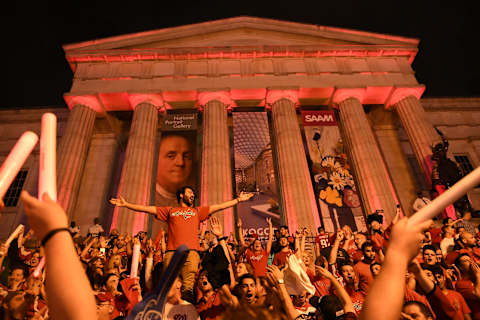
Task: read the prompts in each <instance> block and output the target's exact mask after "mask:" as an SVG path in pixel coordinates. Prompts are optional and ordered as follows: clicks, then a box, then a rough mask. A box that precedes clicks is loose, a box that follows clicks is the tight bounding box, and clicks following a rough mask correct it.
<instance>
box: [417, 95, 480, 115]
mask: <svg viewBox="0 0 480 320" xmlns="http://www.w3.org/2000/svg"><path fill="white" fill-rule="evenodd" d="M420 102H421V103H422V106H423V108H424V109H425V110H426V111H431V112H433V111H449V110H457V111H458V110H464V111H473V110H477V111H480V97H432V98H422V99H421V100H420Z"/></svg>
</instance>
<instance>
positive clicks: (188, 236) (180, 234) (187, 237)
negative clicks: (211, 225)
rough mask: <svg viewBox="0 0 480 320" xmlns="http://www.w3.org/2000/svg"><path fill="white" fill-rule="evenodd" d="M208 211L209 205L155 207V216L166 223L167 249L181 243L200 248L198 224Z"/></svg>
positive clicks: (206, 216)
mask: <svg viewBox="0 0 480 320" xmlns="http://www.w3.org/2000/svg"><path fill="white" fill-rule="evenodd" d="M209 212H210V207H197V208H191V207H157V215H156V218H157V219H158V220H161V221H166V222H167V223H168V240H167V250H175V249H177V248H178V247H179V246H180V245H182V244H186V245H187V247H188V248H189V249H193V250H200V241H199V240H198V231H199V226H200V222H202V221H204V220H206V219H207V218H208V214H209Z"/></svg>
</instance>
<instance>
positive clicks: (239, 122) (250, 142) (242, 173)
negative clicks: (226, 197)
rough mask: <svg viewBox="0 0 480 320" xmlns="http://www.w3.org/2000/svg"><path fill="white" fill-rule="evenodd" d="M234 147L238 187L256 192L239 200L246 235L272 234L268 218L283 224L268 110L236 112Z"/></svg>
mask: <svg viewBox="0 0 480 320" xmlns="http://www.w3.org/2000/svg"><path fill="white" fill-rule="evenodd" d="M232 117H233V150H234V154H233V156H234V163H235V190H236V193H237V194H239V193H240V192H242V191H243V192H253V193H255V196H254V197H253V198H252V199H250V200H249V201H245V202H241V203H239V204H238V205H237V206H236V208H237V215H238V218H240V219H241V220H242V223H243V228H242V229H243V232H244V235H245V236H246V234H250V235H253V236H256V237H258V238H259V239H260V240H266V239H267V238H268V226H267V222H266V220H265V219H266V218H271V219H272V224H273V226H274V227H278V226H279V224H280V208H279V204H278V201H279V200H278V190H277V182H276V179H275V166H274V163H273V156H272V148H271V143H270V130H269V127H268V119H267V113H266V112H233V113H232Z"/></svg>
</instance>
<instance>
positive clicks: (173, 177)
mask: <svg viewBox="0 0 480 320" xmlns="http://www.w3.org/2000/svg"><path fill="white" fill-rule="evenodd" d="M192 140H193V139H192V137H191V136H190V135H188V134H181V133H177V132H165V133H162V138H161V140H160V146H159V151H158V167H157V181H156V187H155V189H156V201H155V204H156V205H157V206H176V205H177V198H176V192H177V190H178V189H180V188H181V187H183V186H185V185H192V186H193V187H195V177H194V176H195V175H193V174H192V171H193V170H192V168H193V167H194V160H195V159H194V154H195V152H194V151H195V150H194V148H195V146H194V140H193V141H192Z"/></svg>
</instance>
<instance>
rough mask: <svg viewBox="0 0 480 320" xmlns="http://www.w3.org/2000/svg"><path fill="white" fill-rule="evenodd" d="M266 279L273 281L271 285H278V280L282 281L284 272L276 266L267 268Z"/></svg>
mask: <svg viewBox="0 0 480 320" xmlns="http://www.w3.org/2000/svg"><path fill="white" fill-rule="evenodd" d="M267 277H268V278H270V280H273V283H275V284H278V280H283V278H284V272H283V270H280V268H278V267H277V266H276V265H273V264H272V265H271V266H267Z"/></svg>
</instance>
